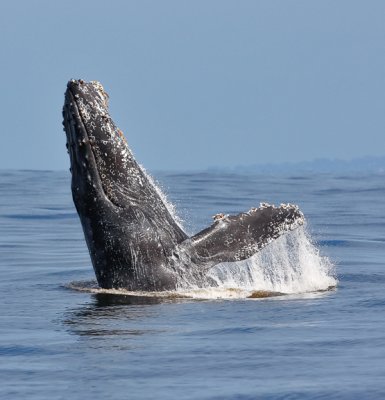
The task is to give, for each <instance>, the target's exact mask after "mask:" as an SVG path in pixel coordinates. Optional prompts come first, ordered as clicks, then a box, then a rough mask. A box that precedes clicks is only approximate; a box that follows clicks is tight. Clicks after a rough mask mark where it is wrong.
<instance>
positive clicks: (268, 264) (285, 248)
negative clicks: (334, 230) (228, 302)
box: [208, 227, 337, 294]
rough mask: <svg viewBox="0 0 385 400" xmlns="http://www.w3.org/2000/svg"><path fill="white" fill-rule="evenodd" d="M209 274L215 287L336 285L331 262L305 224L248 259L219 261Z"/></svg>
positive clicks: (302, 289)
mask: <svg viewBox="0 0 385 400" xmlns="http://www.w3.org/2000/svg"><path fill="white" fill-rule="evenodd" d="M208 277H209V278H210V279H212V280H213V281H214V282H215V285H216V286H217V287H218V288H237V289H242V290H246V291H251V292H253V291H268V292H276V293H285V294H293V293H306V292H313V291H320V290H327V289H328V288H330V287H334V286H336V285H337V280H336V277H335V268H334V265H333V263H332V262H331V261H330V260H329V259H328V258H327V257H325V256H322V255H321V254H320V251H319V249H318V248H317V247H316V246H315V245H314V244H313V242H312V240H311V237H310V235H309V234H308V233H307V231H306V229H305V228H304V227H300V228H298V229H296V230H294V231H291V232H288V233H286V234H285V235H283V236H281V237H280V238H278V239H277V240H275V241H274V242H272V243H270V244H269V245H268V246H266V247H265V248H264V249H262V250H261V251H260V252H259V253H257V254H255V255H254V256H253V257H251V258H250V259H248V260H245V261H240V262H237V263H224V264H218V265H217V266H215V267H214V268H212V269H211V270H210V272H209V274H208Z"/></svg>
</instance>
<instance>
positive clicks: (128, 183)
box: [63, 80, 304, 291]
mask: <svg viewBox="0 0 385 400" xmlns="http://www.w3.org/2000/svg"><path fill="white" fill-rule="evenodd" d="M107 100H108V95H107V94H106V92H105V91H104V89H103V87H102V86H101V84H100V83H98V82H95V81H92V82H88V83H87V82H85V81H82V80H71V81H70V82H68V85H67V91H66V94H65V103H64V107H63V125H64V130H65V132H66V135H67V148H68V152H69V155H70V162H71V171H72V183H71V188H72V196H73V200H74V203H75V206H76V209H77V212H78V214H79V217H80V221H81V223H82V227H83V232H84V236H85V239H86V243H87V246H88V250H89V253H90V256H91V260H92V264H93V268H94V271H95V275H96V278H97V280H98V284H99V286H100V287H102V288H106V289H110V288H126V289H129V290H149V291H159V290H172V289H176V288H177V287H178V284H179V282H180V281H181V280H184V281H185V283H187V284H188V280H189V279H190V278H191V280H194V281H195V282H198V284H199V285H205V279H206V274H207V272H208V270H209V269H210V268H211V267H213V266H215V265H217V264H219V263H222V262H236V261H242V260H244V259H247V258H249V257H251V256H252V255H253V254H255V253H256V252H258V251H259V250H261V249H262V248H263V247H265V246H267V245H268V244H269V243H271V242H272V241H273V240H275V239H276V238H278V237H279V236H281V235H283V234H285V233H286V232H288V231H290V230H293V229H296V228H297V227H298V226H301V225H303V223H304V216H303V214H302V213H301V211H300V210H299V209H298V207H297V206H294V205H290V204H286V205H285V204H281V205H280V206H279V207H275V206H273V205H270V204H266V203H263V204H261V205H260V207H258V208H252V209H251V210H249V211H248V212H245V213H240V214H238V215H224V214H217V215H215V216H214V222H213V224H212V225H211V226H209V227H208V228H206V229H204V230H202V231H201V232H199V233H197V234H196V235H193V236H192V237H188V235H187V234H186V233H185V232H184V231H183V230H182V228H181V227H180V226H179V224H178V222H177V221H175V219H174V217H173V215H172V214H171V213H170V212H169V209H168V207H167V205H166V204H165V203H164V201H163V198H162V196H161V195H160V193H159V189H158V188H156V187H155V185H154V184H153V181H152V179H150V178H149V177H148V175H147V174H146V172H145V171H144V170H143V169H142V168H141V167H140V166H139V164H138V163H137V162H136V160H135V158H134V156H133V154H132V152H131V149H130V148H129V147H128V144H127V141H126V139H125V137H124V135H123V133H122V132H121V130H120V129H119V128H118V127H117V126H116V125H115V123H114V122H113V120H112V118H111V117H110V114H109V110H108V101H107Z"/></svg>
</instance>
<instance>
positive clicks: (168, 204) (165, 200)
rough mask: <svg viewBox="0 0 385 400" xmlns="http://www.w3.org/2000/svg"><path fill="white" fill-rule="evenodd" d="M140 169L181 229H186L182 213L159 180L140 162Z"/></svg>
mask: <svg viewBox="0 0 385 400" xmlns="http://www.w3.org/2000/svg"><path fill="white" fill-rule="evenodd" d="M139 167H140V169H141V170H142V172H143V174H144V175H145V176H146V178H147V179H148V181H149V182H150V184H151V185H152V186H153V187H154V188H155V191H156V193H157V194H158V196H159V197H160V198H161V200H162V202H163V204H164V205H165V207H166V209H167V211H168V212H169V213H170V215H171V216H172V218H173V219H174V221H175V222H176V224H177V225H178V226H179V228H180V229H182V230H183V231H184V230H185V229H184V226H183V224H184V221H183V219H182V218H181V217H180V215H179V214H178V212H177V209H176V207H175V205H174V204H173V203H172V202H171V201H170V200H169V199H168V197H167V195H166V194H165V193H164V191H163V190H162V189H161V185H160V183H159V182H158V181H156V180H155V179H154V178H153V177H152V176H151V175H150V174H149V173H148V172H147V170H146V169H145V168H144V167H143V165H141V164H139Z"/></svg>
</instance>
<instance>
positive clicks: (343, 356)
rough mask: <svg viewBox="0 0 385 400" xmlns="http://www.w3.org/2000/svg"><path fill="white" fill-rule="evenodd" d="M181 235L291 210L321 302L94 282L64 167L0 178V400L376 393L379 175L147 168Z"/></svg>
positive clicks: (381, 350)
mask: <svg viewBox="0 0 385 400" xmlns="http://www.w3.org/2000/svg"><path fill="white" fill-rule="evenodd" d="M155 176H156V178H157V179H158V180H159V181H160V182H161V183H162V186H163V187H164V188H165V189H166V191H167V192H168V195H169V198H170V199H171V200H172V201H173V203H174V204H175V205H176V206H177V208H178V210H179V213H180V215H181V216H182V218H183V219H184V220H185V225H186V226H187V228H188V230H190V231H191V232H193V231H198V230H200V229H201V228H203V227H205V226H207V225H208V224H210V222H211V216H212V215H214V214H216V213H218V212H224V213H230V214H231V213H237V212H240V211H244V210H248V209H249V208H250V207H252V206H258V204H259V202H260V201H269V202H271V203H276V204H279V203H281V202H291V203H297V204H299V205H300V207H301V209H302V210H303V211H304V213H305V215H306V217H307V219H308V222H309V227H308V229H309V230H310V232H311V234H312V237H313V238H314V239H315V240H316V242H317V243H318V247H319V248H320V250H321V253H322V254H324V255H326V256H328V257H329V258H330V259H331V260H332V261H333V263H334V264H335V265H336V273H337V277H338V286H337V288H335V289H333V290H329V291H326V292H316V293H304V294H294V295H293V294H292V295H288V296H279V297H271V298H266V299H255V300H254V299H253V300H251V299H235V300H234V299H233V300H229V299H221V298H218V299H210V300H202V299H201V300H197V299H173V298H159V297H143V296H129V295H113V294H110V293H103V292H96V293H90V292H87V291H85V292H82V291H78V290H73V289H71V288H70V287H71V286H70V284H71V282H74V281H77V282H79V281H80V282H85V281H90V280H92V279H93V278H94V275H93V271H92V267H91V262H90V259H89V255H88V252H87V249H86V245H85V241H84V238H83V233H82V230H81V226H80V223H79V221H78V217H77V214H76V211H75V208H74V206H73V203H72V199H71V194H70V177H69V173H67V172H49V171H47V172H42V171H2V172H0V193H1V196H0V301H1V311H0V321H1V322H0V381H1V385H0V398H1V399H24V398H26V399H68V398H71V399H105V398H109V399H126V398H130V399H155V398H156V399H170V398H171V399H174V398H175V399H241V400H246V399H383V398H385V246H384V244H385V229H384V227H385V202H384V198H385V185H384V178H385V176H384V175H383V174H370V175H357V174H354V175H349V174H345V175H338V174H306V175H302V176H301V175H298V174H297V175H287V176H284V175H282V174H281V175H279V176H269V175H258V174H254V175H253V174H229V173H218V172H217V173H157V174H155Z"/></svg>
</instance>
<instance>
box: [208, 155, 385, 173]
mask: <svg viewBox="0 0 385 400" xmlns="http://www.w3.org/2000/svg"><path fill="white" fill-rule="evenodd" d="M207 171H209V172H216V171H217V172H221V171H222V172H223V171H226V172H235V173H252V172H260V173H311V172H319V173H328V172H355V173H359V172H365V173H367V172H374V173H383V172H385V156H382V157H374V156H367V157H360V158H353V159H350V160H341V159H328V158H317V159H315V160H311V161H301V162H284V163H267V164H266V163H265V164H262V163H261V164H250V165H237V166H234V167H210V168H207Z"/></svg>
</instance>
